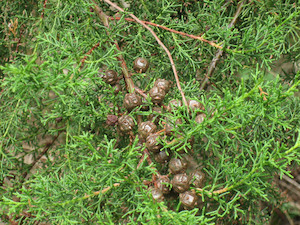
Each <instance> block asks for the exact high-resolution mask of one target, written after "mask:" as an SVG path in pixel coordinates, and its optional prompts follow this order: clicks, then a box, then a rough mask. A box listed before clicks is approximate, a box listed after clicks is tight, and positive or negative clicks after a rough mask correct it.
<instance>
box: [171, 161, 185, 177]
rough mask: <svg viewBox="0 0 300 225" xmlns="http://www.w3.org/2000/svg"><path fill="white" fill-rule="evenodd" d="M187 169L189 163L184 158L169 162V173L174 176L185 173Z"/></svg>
mask: <svg viewBox="0 0 300 225" xmlns="http://www.w3.org/2000/svg"><path fill="white" fill-rule="evenodd" d="M186 168H187V162H186V161H185V160H184V159H183V158H182V159H179V158H178V159H177V158H173V159H171V160H170V162H169V171H170V173H172V174H178V173H184V172H185V170H186Z"/></svg>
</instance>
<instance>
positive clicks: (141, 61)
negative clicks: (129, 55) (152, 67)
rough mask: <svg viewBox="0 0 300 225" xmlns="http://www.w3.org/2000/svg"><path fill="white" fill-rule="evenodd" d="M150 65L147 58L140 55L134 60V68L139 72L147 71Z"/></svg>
mask: <svg viewBox="0 0 300 225" xmlns="http://www.w3.org/2000/svg"><path fill="white" fill-rule="evenodd" d="M148 67H149V62H148V61H147V59H145V58H142V57H138V58H136V59H135V60H134V62H133V69H134V70H135V71H136V72H138V73H140V72H142V73H145V72H146V71H147V69H148Z"/></svg>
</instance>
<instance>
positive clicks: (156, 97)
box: [149, 86, 166, 104]
mask: <svg viewBox="0 0 300 225" xmlns="http://www.w3.org/2000/svg"><path fill="white" fill-rule="evenodd" d="M165 95H166V92H165V91H164V90H163V89H161V88H158V87H156V86H154V87H153V88H151V89H150V90H149V96H150V98H151V101H152V102H153V103H154V104H160V103H162V101H163V100H164V98H165Z"/></svg>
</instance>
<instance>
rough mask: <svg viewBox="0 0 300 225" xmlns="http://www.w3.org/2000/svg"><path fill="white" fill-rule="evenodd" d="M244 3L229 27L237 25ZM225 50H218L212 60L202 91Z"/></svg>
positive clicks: (241, 3) (240, 4)
mask: <svg viewBox="0 0 300 225" xmlns="http://www.w3.org/2000/svg"><path fill="white" fill-rule="evenodd" d="M243 5H244V1H241V2H240V3H239V5H238V8H237V10H236V12H235V14H234V17H233V19H232V21H231V23H230V24H229V25H228V28H231V27H233V26H234V25H235V23H236V21H237V18H238V16H239V15H240V13H241V11H242V7H243ZM222 47H223V46H222ZM228 49H229V47H228ZM223 52H224V50H223V48H222V49H219V50H218V52H217V54H216V56H215V57H214V58H213V60H212V61H211V63H210V65H209V69H208V72H207V75H206V78H205V80H204V81H203V83H202V85H201V87H200V91H201V90H203V88H204V87H205V85H206V83H207V82H208V80H209V78H210V77H211V75H212V74H213V72H214V71H215V69H216V65H217V63H218V61H219V60H220V59H221V57H222V54H223Z"/></svg>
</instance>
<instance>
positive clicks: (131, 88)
mask: <svg viewBox="0 0 300 225" xmlns="http://www.w3.org/2000/svg"><path fill="white" fill-rule="evenodd" d="M93 2H94V4H95V11H96V13H97V14H98V16H99V18H100V19H101V21H102V23H103V25H104V26H105V27H107V28H108V29H109V22H108V16H107V15H106V14H105V13H104V12H103V11H102V10H101V8H100V7H99V6H98V5H97V3H96V1H95V0H93ZM106 32H107V35H108V36H110V34H109V32H108V30H107V31H106ZM114 44H115V45H116V47H117V49H118V50H119V51H121V49H120V47H119V44H118V42H117V41H115V42H114ZM117 59H118V60H119V61H120V62H121V68H122V72H123V76H124V80H125V82H126V85H127V89H128V92H130V93H132V92H134V83H133V80H132V79H131V77H130V75H129V72H128V68H127V66H126V62H125V60H124V58H123V56H122V55H119V56H118V57H117Z"/></svg>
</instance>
